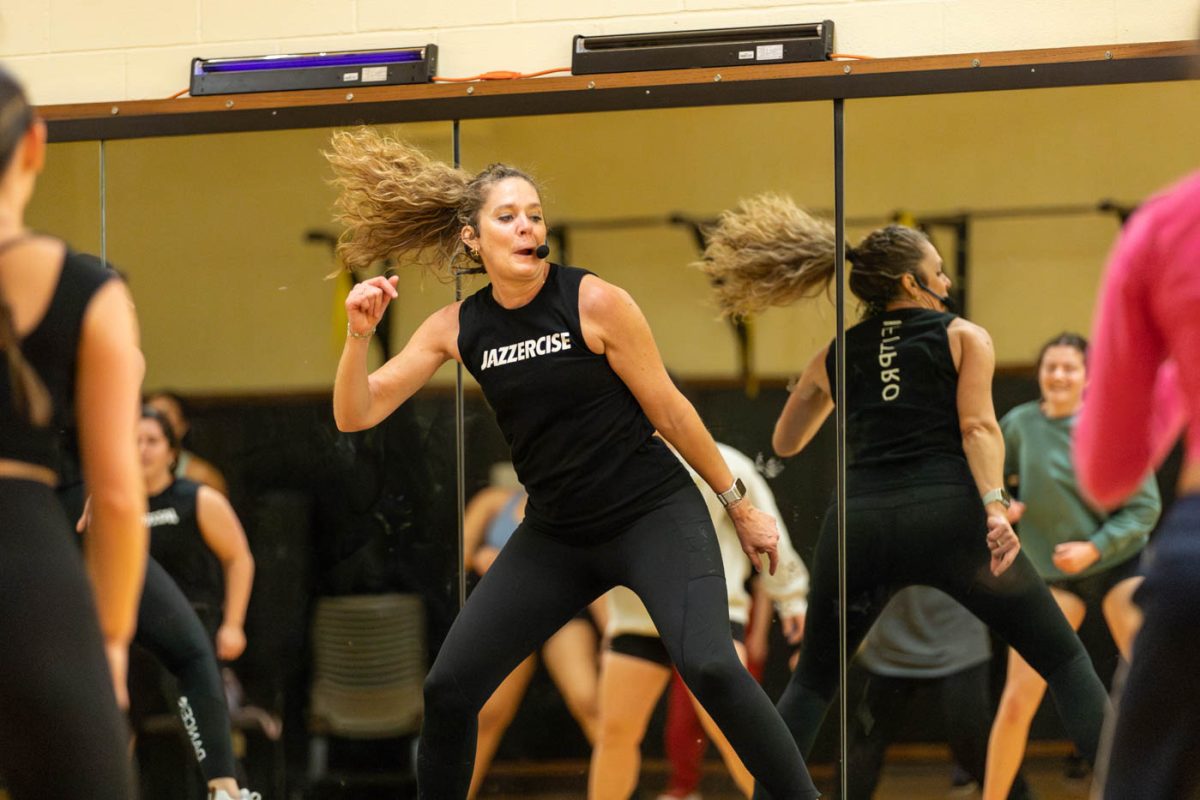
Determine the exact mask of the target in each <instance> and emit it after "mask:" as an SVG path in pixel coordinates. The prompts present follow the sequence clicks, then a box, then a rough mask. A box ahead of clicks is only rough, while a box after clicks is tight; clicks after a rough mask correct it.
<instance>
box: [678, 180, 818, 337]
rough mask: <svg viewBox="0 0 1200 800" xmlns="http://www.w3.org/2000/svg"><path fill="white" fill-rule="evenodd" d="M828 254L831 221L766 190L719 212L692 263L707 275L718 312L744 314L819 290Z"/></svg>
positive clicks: (812, 293) (735, 314)
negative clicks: (699, 252) (765, 192)
mask: <svg viewBox="0 0 1200 800" xmlns="http://www.w3.org/2000/svg"><path fill="white" fill-rule="evenodd" d="M833 260H834V243H833V226H832V225H831V224H829V222H827V221H826V220H822V219H818V218H816V217H814V216H812V215H811V214H809V213H808V212H806V211H804V210H802V209H800V208H799V207H797V206H796V204H795V203H793V202H792V201H791V199H790V198H787V197H784V196H782V195H778V194H773V193H767V194H762V195H758V196H757V197H750V198H746V199H743V200H741V201H740V202H739V203H738V204H737V206H736V207H735V208H733V209H731V210H728V211H725V212H723V213H722V214H721V216H720V217H719V218H718V219H717V224H716V225H715V226H713V227H712V228H711V229H710V230H709V231H708V246H707V247H706V248H705V250H704V256H703V258H702V260H700V261H697V262H695V266H696V267H698V268H700V269H701V270H702V271H703V272H704V273H705V274H706V275H708V277H709V278H710V279H711V280H712V284H713V290H714V292H715V293H716V300H717V306H718V307H719V308H720V310H721V314H722V315H723V316H729V317H745V316H749V315H751V314H755V313H758V312H760V311H764V310H766V309H767V308H769V307H771V306H787V305H791V304H792V303H793V302H795V301H796V300H799V299H801V298H805V297H813V296H815V295H817V294H820V293H821V291H822V290H823V289H824V288H825V287H827V286H828V285H829V282H830V281H831V280H832V278H833Z"/></svg>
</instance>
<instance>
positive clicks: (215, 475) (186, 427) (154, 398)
mask: <svg viewBox="0 0 1200 800" xmlns="http://www.w3.org/2000/svg"><path fill="white" fill-rule="evenodd" d="M146 405H148V406H150V407H151V408H153V409H156V410H157V411H159V412H161V413H162V414H163V415H165V416H166V418H167V419H168V420H169V421H170V423H171V427H172V428H173V429H174V431H175V440H176V441H177V442H179V457H178V458H177V459H176V460H175V477H177V478H187V479H188V480H192V481H195V482H196V483H203V484H204V485H205V486H211V487H212V488H214V489H216V490H217V491H218V492H220V493H221V494H223V495H226V496H228V495H229V487H228V485H227V484H226V483H225V476H224V475H223V474H222V473H221V470H219V469H217V468H216V467H215V466H214V465H213V464H212V463H210V462H208V461H206V460H205V459H203V458H201V457H200V456H198V455H196V454H195V453H193V452H192V451H191V450H188V449H187V448H186V447H185V444H186V442H187V436H188V433H190V432H191V430H192V425H191V422H189V421H188V417H187V408H186V406H185V404H184V402H183V398H181V397H180V396H179V395H177V394H175V393H173V392H166V391H159V392H152V393H150V394H148V395H146Z"/></svg>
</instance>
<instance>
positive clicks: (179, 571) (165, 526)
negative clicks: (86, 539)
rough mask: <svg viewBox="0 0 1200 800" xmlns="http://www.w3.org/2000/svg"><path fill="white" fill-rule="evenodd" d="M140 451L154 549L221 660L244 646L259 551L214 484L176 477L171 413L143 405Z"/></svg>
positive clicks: (230, 657)
mask: <svg viewBox="0 0 1200 800" xmlns="http://www.w3.org/2000/svg"><path fill="white" fill-rule="evenodd" d="M138 451H139V453H140V455H141V459H142V471H143V475H144V476H145V479H146V491H147V492H148V493H149V495H150V500H149V505H150V511H149V513H148V515H147V522H148V527H149V528H150V554H151V555H152V556H154V559H155V560H156V561H157V562H158V563H159V564H161V565H162V566H163V568H164V569H165V570H166V571H167V573H168V574H169V575H170V576H171V577H172V578H173V579H174V581H175V583H177V584H178V585H179V588H180V589H182V590H183V594H184V596H185V597H187V599H188V601H189V602H190V603H191V605H192V608H193V609H195V611H196V613H197V614H198V615H199V617H200V619H201V621H202V622H204V627H205V628H206V629H207V630H208V631H209V634H210V637H211V638H212V639H213V641H214V643H215V646H216V655H217V658H219V659H220V660H222V661H234V660H236V659H237V658H238V657H240V656H241V655H242V652H243V651H244V650H245V649H246V631H245V620H246V607H247V606H248V605H249V603H250V590H251V587H252V586H253V584H254V557H253V556H252V555H251V554H250V545H249V544H248V543H247V542H246V532H245V531H244V530H243V529H242V523H241V522H240V521H239V520H238V518H237V514H236V513H234V510H233V507H232V506H230V505H229V501H228V500H226V499H225V496H224V495H223V494H221V493H220V492H218V491H217V490H215V489H213V488H212V487H210V486H204V485H202V484H199V483H197V482H196V481H193V480H189V479H188V478H177V477H175V472H174V466H175V460H176V458H177V457H178V454H179V443H178V441H177V440H176V438H175V432H174V429H173V428H172V427H171V423H170V421H169V420H168V419H167V418H166V416H165V415H164V414H162V413H160V412H158V411H156V410H155V409H153V408H152V407H150V406H144V407H143V408H142V418H141V421H140V422H139V423H138Z"/></svg>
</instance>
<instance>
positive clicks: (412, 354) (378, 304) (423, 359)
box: [333, 277, 461, 431]
mask: <svg viewBox="0 0 1200 800" xmlns="http://www.w3.org/2000/svg"><path fill="white" fill-rule="evenodd" d="M398 280H399V279H398V278H396V277H391V278H383V277H376V278H371V279H370V280H368V281H363V282H362V283H360V284H358V285H356V286H355V287H354V288H353V289H352V290H351V291H350V294H349V295H348V296H347V298H346V314H347V316H348V317H349V320H350V329H349V331H348V332H347V335H346V345H345V347H344V348H343V349H342V357H341V360H340V361H338V368H337V377H336V379H335V380H334V384H333V419H334V422H335V423H337V427H338V430H340V431H360V430H363V429H365V428H371V427H374V426H375V425H378V424H379V423H380V422H381V421H382V420H384V419H385V418H386V417H387V416H388V415H389V414H391V413H392V412H393V411H395V410H396V409H397V408H399V407H400V405H401V404H402V403H403V402H404V401H405V400H407V399H408V398H410V397H412V396H413V394H414V393H416V391H417V390H418V389H420V388H421V387H422V386H424V385H425V384H426V382H428V381H429V379H430V378H431V377H433V373H434V372H436V371H437V368H438V367H440V366H441V365H442V364H444V363H445V362H446V361H448V360H450V359H451V358H454V359H457V358H458V308H459V306H460V305H461V303H452V304H450V305H448V306H444V307H443V308H441V309H439V310H438V311H435V312H434V313H433V314H431V315H430V316H429V317H428V318H427V319H426V320H425V321H424V322H423V323H421V326H420V327H419V328H417V330H416V332H415V333H414V334H413V335H412V338H411V339H409V340H408V343H407V344H406V345H405V346H404V349H403V350H401V351H400V352H399V353H397V354H396V355H395V356H393V357H392V358H391V359H390V360H389V361H388V362H387V363H386V364H384V365H383V366H381V367H380V368H379V369H377V370H375V371H374V372H372V373H370V374H368V373H367V350H368V346H369V344H370V336H371V334H372V333H373V332H374V330H375V326H376V325H378V324H379V320H380V318H382V317H383V312H384V310H386V309H387V306H388V304H389V303H390V302H391V301H392V300H393V299H394V298H395V297H396V296H397V292H396V283H397V281H398Z"/></svg>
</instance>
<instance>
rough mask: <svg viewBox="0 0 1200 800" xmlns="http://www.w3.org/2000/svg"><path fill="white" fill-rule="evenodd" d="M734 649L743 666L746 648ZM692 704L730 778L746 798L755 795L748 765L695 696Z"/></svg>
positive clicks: (742, 646) (735, 645) (740, 646)
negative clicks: (734, 750)
mask: <svg viewBox="0 0 1200 800" xmlns="http://www.w3.org/2000/svg"><path fill="white" fill-rule="evenodd" d="M733 646H734V648H736V649H737V654H738V658H739V659H741V662H742V663H743V664H745V663H746V646H745V645H743V644H742V643H741V642H734V643H733ZM692 704H693V705H694V706H695V707H696V713H697V715H699V717H700V724H701V725H703V726H704V731H705V732H706V733H707V734H708V738H709V739H712V741H713V744H715V745H716V746H717V749H718V750H720V751H721V758H722V759H724V761H725V767H726V769H728V770H729V777H730V778H732V779H733V782H734V783H735V784H736V785H737V787H738V790H739V791H741V793H742V794H743V795H745V796H746V797H750V796H751V795H752V794H754V777H753V776H752V775H751V774H750V770H748V769H746V765H745V764H743V763H742V760H741V759H740V758H738V755H737V753H735V752H733V745H731V744H730V743H729V740H728V739H726V738H725V735H724V734H723V733H721V730H720V728H718V727H717V723H715V722H713V718H712V717H710V716H709V715H708V712H707V711H705V710H704V707H703V706H701V705H700V702H699V701H698V700H696V697H695V695H692Z"/></svg>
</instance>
